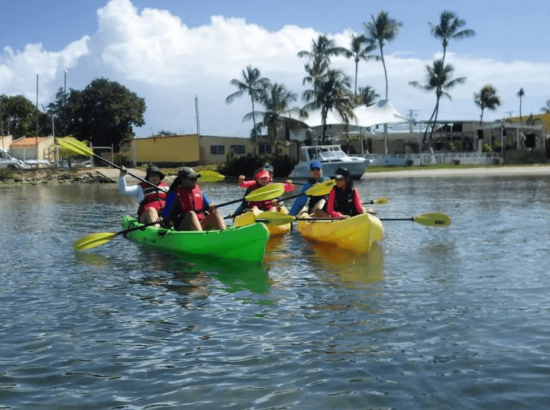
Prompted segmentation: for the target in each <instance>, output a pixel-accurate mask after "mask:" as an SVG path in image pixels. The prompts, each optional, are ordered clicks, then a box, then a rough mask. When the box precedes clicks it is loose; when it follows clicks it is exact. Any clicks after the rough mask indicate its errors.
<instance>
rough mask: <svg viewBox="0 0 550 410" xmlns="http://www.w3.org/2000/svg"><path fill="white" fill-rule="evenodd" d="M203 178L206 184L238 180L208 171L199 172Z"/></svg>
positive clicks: (296, 183) (295, 183) (297, 183)
mask: <svg viewBox="0 0 550 410" xmlns="http://www.w3.org/2000/svg"><path fill="white" fill-rule="evenodd" d="M204 176H206V177H207V178H209V179H208V182H218V181H223V180H224V179H239V177H231V176H226V175H222V174H220V173H219V172H216V171H208V170H205V171H201V178H203V177H204ZM271 182H286V181H282V180H276V179H274V180H272V181H271ZM292 184H294V185H305V184H304V183H300V182H292Z"/></svg>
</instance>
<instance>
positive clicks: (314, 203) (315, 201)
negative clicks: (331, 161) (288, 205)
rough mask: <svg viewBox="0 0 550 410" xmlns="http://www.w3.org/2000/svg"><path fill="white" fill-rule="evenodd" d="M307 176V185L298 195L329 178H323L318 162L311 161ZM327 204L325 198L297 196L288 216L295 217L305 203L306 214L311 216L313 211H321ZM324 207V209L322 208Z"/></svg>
mask: <svg viewBox="0 0 550 410" xmlns="http://www.w3.org/2000/svg"><path fill="white" fill-rule="evenodd" d="M309 174H310V178H309V179H308V180H307V183H306V184H305V185H304V187H303V188H302V191H301V192H300V193H304V192H306V191H307V190H308V189H309V188H311V187H312V186H313V185H315V184H318V183H320V182H324V181H328V180H329V179H330V178H329V177H325V176H323V165H322V164H321V163H320V162H319V161H311V162H310V163H309ZM326 202H327V197H326V196H312V197H309V202H308V197H307V196H305V195H302V196H299V197H298V198H296V200H295V201H294V204H293V205H292V209H291V210H290V215H293V216H296V215H298V214H300V212H301V211H302V208H303V207H304V205H306V203H307V213H308V214H312V213H313V212H315V210H318V209H319V210H321V209H324V208H326V207H325V204H326ZM323 207H324V208H323Z"/></svg>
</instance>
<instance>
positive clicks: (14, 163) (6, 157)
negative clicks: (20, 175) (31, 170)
mask: <svg viewBox="0 0 550 410" xmlns="http://www.w3.org/2000/svg"><path fill="white" fill-rule="evenodd" d="M28 167H29V166H28V164H26V163H25V162H24V161H21V160H20V159H16V158H13V157H12V156H11V155H10V154H8V151H6V150H5V149H2V148H0V168H11V169H23V168H28Z"/></svg>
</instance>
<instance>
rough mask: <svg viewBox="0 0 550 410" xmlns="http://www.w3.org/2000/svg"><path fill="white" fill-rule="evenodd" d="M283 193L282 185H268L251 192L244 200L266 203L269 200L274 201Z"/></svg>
mask: <svg viewBox="0 0 550 410" xmlns="http://www.w3.org/2000/svg"><path fill="white" fill-rule="evenodd" d="M284 192H285V187H284V186H283V184H269V185H266V186H264V187H261V188H258V189H256V190H255V191H252V192H251V193H250V194H248V195H247V196H245V197H244V198H245V199H246V200H247V201H249V202H254V201H268V200H270V199H275V198H277V197H279V196H281V195H283V193H284Z"/></svg>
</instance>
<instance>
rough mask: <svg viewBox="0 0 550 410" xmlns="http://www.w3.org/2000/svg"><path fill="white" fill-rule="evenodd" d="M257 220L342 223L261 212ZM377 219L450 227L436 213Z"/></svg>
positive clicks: (447, 222)
mask: <svg viewBox="0 0 550 410" xmlns="http://www.w3.org/2000/svg"><path fill="white" fill-rule="evenodd" d="M258 219H265V220H267V221H269V222H268V224H270V225H273V226H277V225H285V224H288V223H291V222H295V221H309V222H317V221H342V220H343V219H340V218H296V217H294V216H292V215H287V214H281V213H279V212H262V213H261V214H259V215H258ZM378 219H380V220H381V221H412V222H416V223H418V224H420V225H424V226H433V227H440V228H446V227H447V226H450V225H451V218H449V216H447V215H445V214H442V213H436V212H432V213H426V214H420V215H417V216H413V217H410V218H378Z"/></svg>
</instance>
